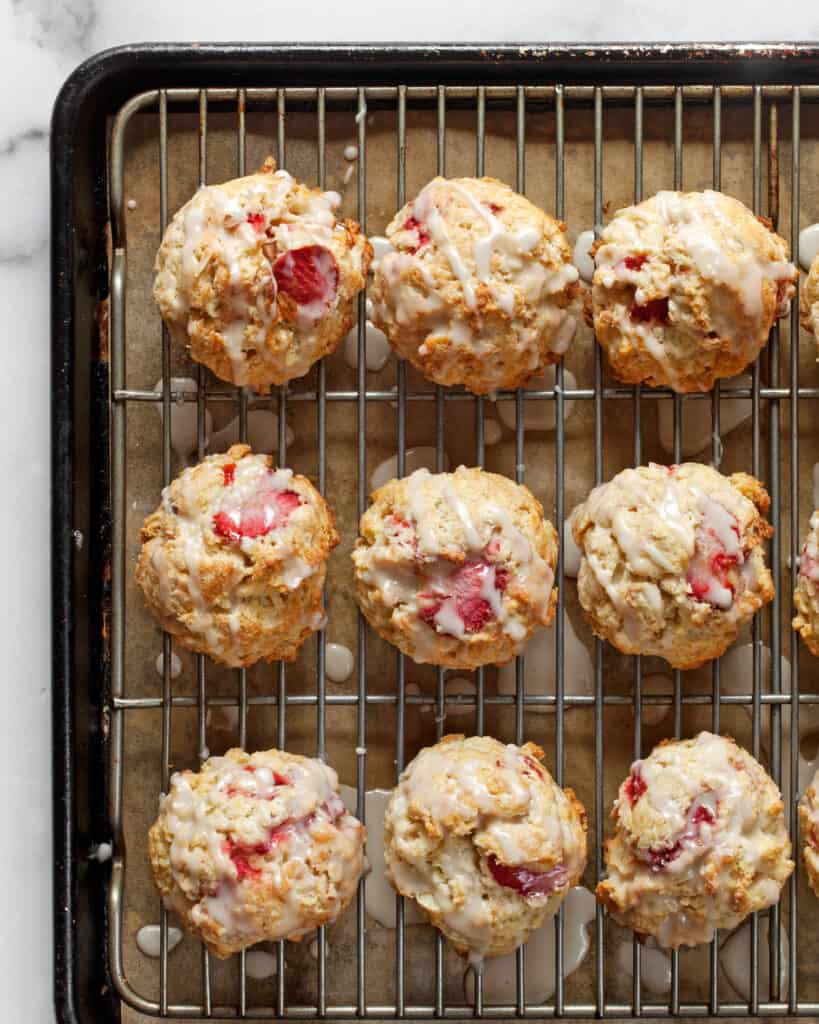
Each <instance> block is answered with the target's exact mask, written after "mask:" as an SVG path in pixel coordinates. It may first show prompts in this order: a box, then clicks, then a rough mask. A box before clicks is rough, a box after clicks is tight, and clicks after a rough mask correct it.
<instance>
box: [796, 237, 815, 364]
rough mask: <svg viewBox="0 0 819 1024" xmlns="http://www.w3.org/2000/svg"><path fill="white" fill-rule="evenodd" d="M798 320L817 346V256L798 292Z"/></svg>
mask: <svg viewBox="0 0 819 1024" xmlns="http://www.w3.org/2000/svg"><path fill="white" fill-rule="evenodd" d="M799 320H800V322H801V324H802V326H803V327H804V328H805V330H806V331H810V333H811V334H812V335H813V337H814V340H815V341H816V345H817V348H819V256H817V257H816V258H815V259H814V261H813V262H812V263H811V265H810V272H809V273H808V276H807V277H806V278H805V281H804V283H803V285H802V290H801V292H800V293H799Z"/></svg>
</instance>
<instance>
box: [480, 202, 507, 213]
mask: <svg viewBox="0 0 819 1024" xmlns="http://www.w3.org/2000/svg"><path fill="white" fill-rule="evenodd" d="M483 205H484V206H488V207H489V209H490V210H491V211H492V213H494V214H498V213H500V212H501V211H502V210H503V207H502V206H498V204H497V203H484V204H483Z"/></svg>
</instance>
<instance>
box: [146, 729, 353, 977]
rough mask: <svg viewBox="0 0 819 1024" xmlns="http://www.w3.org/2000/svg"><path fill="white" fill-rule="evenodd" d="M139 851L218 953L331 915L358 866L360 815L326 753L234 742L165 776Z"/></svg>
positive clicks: (294, 935)
mask: <svg viewBox="0 0 819 1024" xmlns="http://www.w3.org/2000/svg"><path fill="white" fill-rule="evenodd" d="M148 857H149V860H150V863H151V868H152V870H153V875H154V879H155V881H156V884H157V886H158V888H159V890H160V892H161V893H162V895H163V897H164V899H165V900H166V903H167V904H168V906H170V907H172V908H173V909H174V910H175V911H176V912H177V914H178V915H179V917H180V918H181V920H182V922H183V924H184V925H185V927H186V928H187V929H189V930H190V931H192V932H195V933H198V934H199V935H200V936H201V938H202V939H203V941H204V942H205V943H206V944H207V946H208V948H209V949H210V950H211V952H213V953H215V954H216V956H219V957H227V956H230V955H231V953H235V952H238V951H239V950H241V949H244V948H245V947H246V946H250V945H252V944H253V943H256V942H261V941H264V940H267V941H272V940H275V939H291V940H297V939H299V938H301V937H302V936H303V935H304V934H305V933H307V932H310V931H313V930H314V929H315V928H317V927H319V926H320V925H323V924H327V923H329V922H331V921H334V920H335V919H336V918H337V917H338V915H339V914H340V913H341V911H342V910H343V909H344V908H345V907H346V906H347V904H348V903H349V902H350V900H351V899H352V897H353V896H354V894H355V891H356V887H357V885H358V879H359V878H360V877H361V874H362V872H363V871H364V867H365V860H364V827H363V825H362V824H361V823H360V822H359V821H358V820H357V819H356V818H354V817H353V816H352V815H351V814H350V813H348V811H347V810H346V808H345V806H344V804H343V802H342V800H341V797H340V796H339V795H338V778H337V776H336V773H335V772H334V771H333V769H332V768H330V767H328V766H327V765H326V764H323V763H322V762H320V761H317V760H314V759H312V758H309V757H301V756H299V755H297V754H288V753H285V752H284V751H280V750H264V751H258V752H257V753H254V754H247V753H245V751H243V750H239V749H234V750H229V751H228V752H227V753H226V754H225V756H224V757H211V758H209V759H208V760H207V761H205V763H204V764H203V765H202V768H201V770H200V771H198V772H191V771H186V772H176V773H174V775H173V776H171V787H170V791H169V792H168V794H167V796H166V797H165V798H164V799H163V800H162V803H161V804H160V808H159V816H158V817H157V820H156V821H155V822H154V824H153V826H152V827H151V830H150V833H149V836H148Z"/></svg>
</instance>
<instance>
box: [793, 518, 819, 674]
mask: <svg viewBox="0 0 819 1024" xmlns="http://www.w3.org/2000/svg"><path fill="white" fill-rule="evenodd" d="M793 603H794V604H795V605H796V615H795V616H794V619H793V623H792V625H793V628H794V629H795V630H796V631H797V632H798V633H799V635H800V636H801V637H802V639H803V640H804V641H805V643H806V644H807V646H808V650H809V651H810V652H811V654H815V655H816V657H817V658H819V509H817V510H816V511H815V512H814V513H813V515H812V516H811V517H810V530H809V531H808V535H807V537H806V538H805V543H804V544H803V545H802V553H801V554H800V556H799V575H798V576H797V577H796V587H795V589H794V592H793Z"/></svg>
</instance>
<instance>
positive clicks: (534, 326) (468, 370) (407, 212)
mask: <svg viewBox="0 0 819 1024" xmlns="http://www.w3.org/2000/svg"><path fill="white" fill-rule="evenodd" d="M386 233H387V238H388V239H389V241H390V242H391V243H392V245H393V247H394V251H392V252H389V253H387V254H386V255H385V256H383V257H382V258H381V259H380V260H379V261H378V263H377V266H376V268H375V277H374V280H373V285H372V288H371V290H370V298H371V299H372V319H373V321H374V322H375V323H376V324H377V325H378V326H379V327H380V328H381V329H382V330H383V331H384V332H385V334H386V335H387V337H388V338H389V340H390V343H391V344H392V346H393V348H394V349H395V350H396V351H397V352H398V354H399V355H400V356H402V357H403V358H404V359H408V360H409V361H410V362H411V363H412V364H413V365H414V366H416V367H417V368H418V369H419V370H420V371H421V373H423V374H424V376H425V377H427V378H428V379H429V380H433V381H435V382H436V383H438V384H446V385H453V384H463V385H464V386H465V387H466V388H467V389H468V390H470V391H472V392H475V393H476V394H485V393H487V392H492V391H496V390H497V389H498V388H517V387H520V386H521V385H522V384H524V383H525V382H526V381H527V380H528V379H529V378H530V377H531V376H533V375H535V374H537V373H539V372H540V371H541V370H542V369H543V368H544V366H546V365H548V364H550V363H555V362H557V361H558V360H560V359H561V357H562V356H563V354H564V353H565V352H566V349H567V348H568V347H569V344H570V342H571V340H572V338H573V337H574V333H575V328H576V326H577V323H576V318H575V316H574V315H573V313H572V311H571V309H570V308H569V307H570V306H571V305H572V302H573V300H574V298H575V296H576V295H577V293H578V286H577V279H578V273H577V270H576V269H575V267H574V266H573V265H572V262H571V249H570V247H569V244H568V241H567V239H566V234H565V225H564V224H562V223H560V222H559V221H556V220H554V218H552V217H550V216H549V215H548V214H546V213H544V212H543V210H540V209H538V207H536V206H534V205H533V204H532V203H530V202H529V200H528V199H526V198H524V196H521V195H519V194H518V193H516V192H513V191H512V189H510V188H509V187H508V185H504V184H503V183H502V182H500V181H496V180H495V179H494V178H450V179H447V178H434V179H433V180H432V181H431V182H429V184H428V185H426V186H425V187H424V188H423V189H422V190H421V192H420V193H419V194H418V196H417V197H416V198H415V199H414V200H413V201H412V202H410V203H407V205H406V206H404V207H403V209H401V210H400V211H399V212H398V213H397V214H396V215H395V217H394V218H393V219H392V221H391V223H390V224H389V226H388V227H387V232H386Z"/></svg>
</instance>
